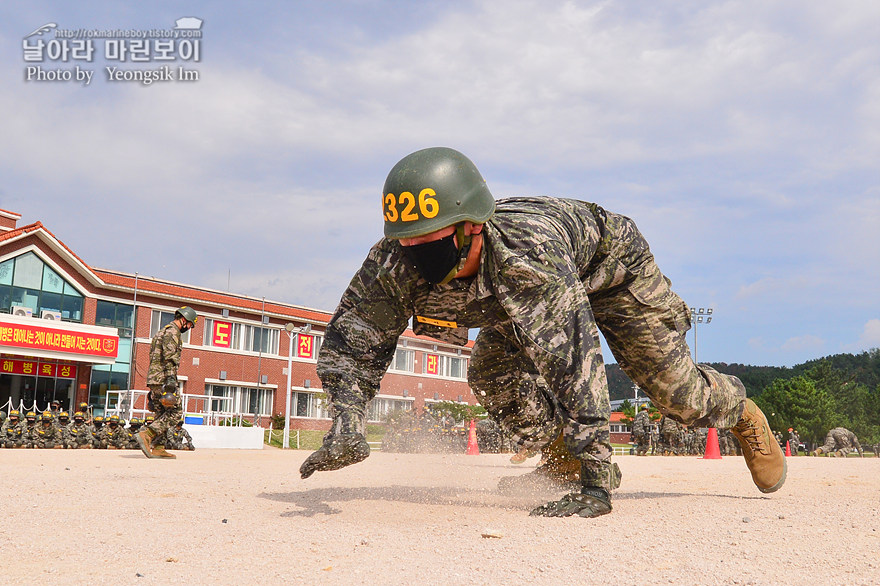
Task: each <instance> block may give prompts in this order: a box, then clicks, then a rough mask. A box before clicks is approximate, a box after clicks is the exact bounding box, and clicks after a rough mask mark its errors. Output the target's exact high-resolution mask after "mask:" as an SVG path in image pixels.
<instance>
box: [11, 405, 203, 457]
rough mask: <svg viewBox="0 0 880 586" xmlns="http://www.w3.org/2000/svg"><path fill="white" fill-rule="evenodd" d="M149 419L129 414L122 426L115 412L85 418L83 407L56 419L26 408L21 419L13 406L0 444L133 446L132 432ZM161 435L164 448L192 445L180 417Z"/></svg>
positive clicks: (188, 448)
mask: <svg viewBox="0 0 880 586" xmlns="http://www.w3.org/2000/svg"><path fill="white" fill-rule="evenodd" d="M0 415H2V414H0ZM38 419H39V422H38V421H37V420H38ZM152 421H153V417H152V416H148V417H147V418H146V420H141V419H140V418H138V417H132V418H131V421H129V424H128V427H126V426H125V420H124V419H121V418H120V417H119V416H118V415H111V416H110V417H107V418H104V417H102V416H100V415H98V416H96V417H94V418H93V419H92V420H91V421H88V420H87V418H86V414H85V413H84V412H83V411H77V412H76V413H74V414H73V421H71V420H70V416H69V414H68V413H67V412H66V411H62V412H61V413H60V414H59V415H58V417H57V419H56V417H55V416H54V415H53V414H52V413H51V412H49V411H48V410H47V411H44V412H43V413H41V414H40V415H39V416H37V414H36V412H34V411H28V412H27V414H26V415H25V417H24V419H22V418H21V413H20V412H19V411H17V410H13V411H10V412H9V417H7V418H6V419H5V420H4V421H3V425H2V427H0V448H46V449H62V448H72V449H76V448H79V449H83V448H84V449H89V448H96V449H107V450H137V449H139V448H138V444H137V440H136V439H135V435H136V434H137V433H138V432H139V431H140V430H141V426H142V425H149V424H150V423H151V422H152ZM164 439H165V448H166V449H169V450H194V449H195V447H194V446H193V443H192V436H190V434H189V432H188V431H186V429H184V428H183V421H182V420H181V421H178V422H177V424H176V425H175V426H174V427H172V428H170V429H169V430H168V432H167V433H166V434H165V438H164Z"/></svg>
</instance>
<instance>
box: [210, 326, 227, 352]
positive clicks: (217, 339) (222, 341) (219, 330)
mask: <svg viewBox="0 0 880 586" xmlns="http://www.w3.org/2000/svg"><path fill="white" fill-rule="evenodd" d="M211 345H212V346H216V347H218V348H231V347H232V324H231V323H229V322H228V321H216V320H214V328H213V331H212V332H211Z"/></svg>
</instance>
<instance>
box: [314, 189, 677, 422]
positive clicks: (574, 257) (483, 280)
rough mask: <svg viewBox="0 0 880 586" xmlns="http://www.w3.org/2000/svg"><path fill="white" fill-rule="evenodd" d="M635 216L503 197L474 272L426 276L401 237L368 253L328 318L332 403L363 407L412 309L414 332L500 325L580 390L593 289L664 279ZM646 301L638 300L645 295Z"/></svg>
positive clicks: (447, 335)
mask: <svg viewBox="0 0 880 586" xmlns="http://www.w3.org/2000/svg"><path fill="white" fill-rule="evenodd" d="M652 260H653V256H652V254H651V252H650V250H649V249H648V245H647V243H646V242H645V240H644V238H642V237H641V235H640V234H639V232H638V230H637V229H636V226H635V224H634V223H633V222H632V220H630V219H629V218H626V217H624V216H621V215H617V214H612V213H610V212H607V211H605V210H604V209H602V208H601V207H599V206H598V205H596V204H592V203H586V202H582V201H577V200H570V199H557V198H549V197H547V198H511V199H505V200H499V201H497V202H496V212H495V215H494V216H493V217H492V218H491V219H490V220H489V221H487V222H486V224H485V226H484V229H483V250H482V252H481V257H480V266H479V269H478V271H477V274H476V275H475V276H474V277H471V278H468V279H453V280H452V281H451V282H450V283H448V284H445V285H433V286H432V285H431V284H430V283H428V282H427V281H425V280H424V279H422V278H421V277H420V276H419V274H418V272H417V270H416V268H415V266H414V265H413V264H412V263H410V262H409V261H408V260H406V258H405V257H404V255H403V251H402V247H401V246H400V244H399V243H398V242H396V241H392V240H388V239H382V240H380V241H379V242H378V243H377V244H376V245H375V246H373V248H372V249H371V250H370V252H369V254H368V256H367V258H366V260H365V261H364V263H363V265H362V266H361V268H360V270H359V271H358V272H357V274H356V275H355V276H354V278H353V279H352V281H351V283H350V284H349V286H348V289H347V290H346V291H345V293H344V294H343V296H342V299H341V300H340V302H339V306H338V307H337V309H336V311H335V313H334V315H333V318H332V319H331V321H330V323H329V325H328V328H327V332H326V336H325V339H324V344H323V346H322V348H321V352H320V355H319V356H318V365H317V368H318V375H319V376H320V378H321V381H322V384H323V387H324V390H325V391H327V392H328V394H329V396H330V398H331V399H332V401H333V402H334V404H337V405H340V404H341V405H345V406H348V407H351V408H354V409H355V410H356V411H362V410H363V409H364V407H365V406H366V403H367V402H368V401H369V400H370V399H372V398H373V397H374V396H375V394H376V392H377V391H378V389H379V383H380V381H381V379H382V377H383V376H384V374H385V371H386V370H387V368H388V366H389V365H390V363H391V360H392V358H393V356H394V352H395V349H396V346H397V339H398V337H399V336H400V334H401V333H403V331H404V330H405V329H406V327H407V325H408V323H409V320H410V318H413V331H414V332H415V333H416V334H422V335H427V336H432V337H434V338H437V339H439V340H442V341H445V342H450V343H454V344H459V345H464V344H466V343H467V342H468V328H479V327H487V326H499V325H505V324H506V329H508V330H509V331H511V332H512V333H511V334H510V335H512V336H515V337H516V339H517V345H518V346H520V347H522V348H523V351H524V352H525V353H526V354H527V356H528V357H529V358H530V359H531V360H532V362H533V363H534V364H535V366H536V367H537V369H538V372H539V374H541V375H542V376H543V377H544V379H546V381H547V383H548V385H549V386H550V387H551V388H566V387H571V388H574V387H583V386H585V385H587V384H588V380H587V379H588V374H589V373H587V372H585V371H584V367H583V366H584V360H585V353H586V352H587V349H588V348H590V347H592V345H593V342H592V341H591V340H589V341H585V340H583V337H584V336H588V335H589V331H588V329H585V328H584V327H583V324H586V323H590V322H592V315H591V314H590V303H589V299H588V295H590V294H594V293H597V292H601V291H605V290H608V289H611V288H614V287H619V286H628V285H629V284H631V283H632V282H633V281H634V280H635V278H636V277H637V276H639V277H642V282H643V283H645V285H644V286H643V287H642V288H641V290H640V291H633V294H634V295H636V296H640V295H643V296H650V294H651V292H652V290H653V289H655V288H657V287H658V286H659V285H661V284H662V285H664V286H665V282H663V279H664V277H663V276H662V274H661V273H660V272H659V270H658V269H657V267H656V264H655V263H653V262H650V261H652ZM639 298H640V299H641V297H639Z"/></svg>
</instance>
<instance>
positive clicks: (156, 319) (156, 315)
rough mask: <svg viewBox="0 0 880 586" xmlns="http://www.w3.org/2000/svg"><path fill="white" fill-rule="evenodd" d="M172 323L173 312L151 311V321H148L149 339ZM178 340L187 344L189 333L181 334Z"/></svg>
mask: <svg viewBox="0 0 880 586" xmlns="http://www.w3.org/2000/svg"><path fill="white" fill-rule="evenodd" d="M173 321H174V312H173V311H172V312H168V311H159V310H158V309H154V310H153V316H152V320H151V321H150V338H153V337H155V336H156V334H157V333H159V330H161V329H162V328H164V327H165V326H167V325H168V324H170V323H171V322H173ZM180 339H181V340H183V343H184V344H189V332H188V331H187V332H183V333H182V334H181V335H180Z"/></svg>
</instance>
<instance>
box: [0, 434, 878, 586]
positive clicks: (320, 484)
mask: <svg viewBox="0 0 880 586" xmlns="http://www.w3.org/2000/svg"><path fill="white" fill-rule="evenodd" d="M178 455H179V457H178V459H177V460H174V461H164V460H148V459H146V458H144V457H143V456H142V455H141V454H140V453H139V452H136V451H97V450H77V451H71V450H0V478H2V480H0V482H2V484H0V486H2V494H3V501H2V503H3V507H2V508H3V513H4V517H3V519H2V523H0V525H2V526H0V543H2V550H0V551H2V553H3V563H2V566H0V582H2V583H4V584H25V583H28V584H31V583H39V584H62V583H65V584H85V583H90V584H114V585H122V584H138V585H141V584H142V585H148V584H180V583H190V584H241V583H291V584H345V585H353V584H417V583H418V584H456V585H458V584H527V583H528V584H608V583H613V584H877V583H878V582H880V568H878V566H880V459H877V458H865V459H858V458H850V459H845V460H844V459H831V458H807V457H798V458H791V459H789V472H788V481H787V482H786V485H785V486H784V487H783V488H782V490H780V491H779V492H777V493H775V494H773V495H769V496H768V495H762V494H761V493H760V492H758V490H757V489H755V488H754V486H753V485H752V482H751V477H750V476H749V474H748V471H747V470H746V467H745V464H744V463H743V461H742V459H741V458H739V457H733V456H731V457H725V458H724V459H722V460H703V459H701V458H697V457H667V458H661V457H643V458H637V457H634V456H624V457H619V458H617V459H616V461H617V462H618V463H619V464H620V467H621V469H622V470H623V474H624V477H623V485H622V486H621V488H620V489H619V490H618V491H616V492H615V497H614V512H613V513H611V514H610V515H606V516H604V517H601V518H598V519H581V518H579V517H576V518H564V519H550V518H539V517H530V516H529V511H530V510H531V509H532V507H534V506H535V505H537V504H540V503H541V502H543V501H545V500H549V499H551V498H553V497H554V495H553V494H543V495H535V494H532V495H520V496H516V497H510V496H504V495H502V494H500V493H499V492H498V491H497V490H496V484H497V482H498V479H499V478H501V477H502V476H506V475H514V474H523V473H526V472H528V471H529V470H530V469H532V468H533V467H534V465H535V464H536V463H537V458H535V459H532V460H529V461H528V462H527V463H526V464H524V465H520V466H514V465H512V464H510V463H509V462H508V457H509V454H508V455H493V454H482V455H478V456H467V455H464V454H462V455H438V454H421V455H413V454H392V453H382V452H374V453H373V455H372V456H371V457H370V458H369V459H367V460H366V461H364V462H362V463H360V464H357V465H355V466H352V467H349V468H346V469H343V470H339V471H335V472H318V473H316V474H315V475H314V476H312V477H311V478H309V479H308V480H301V479H300V478H299V474H298V473H297V470H298V468H299V465H300V464H301V463H302V461H303V460H304V459H305V457H306V456H307V455H308V452H306V451H296V450H290V451H282V450H278V449H273V448H266V449H263V450H261V451H244V450H241V451H238V450H198V451H196V452H182V453H178Z"/></svg>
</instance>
